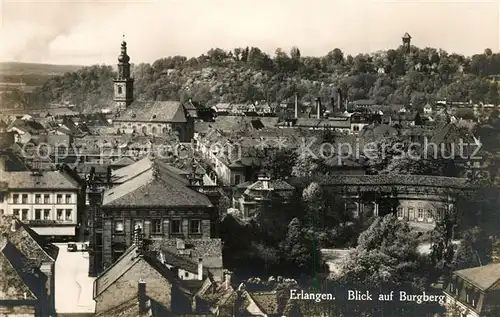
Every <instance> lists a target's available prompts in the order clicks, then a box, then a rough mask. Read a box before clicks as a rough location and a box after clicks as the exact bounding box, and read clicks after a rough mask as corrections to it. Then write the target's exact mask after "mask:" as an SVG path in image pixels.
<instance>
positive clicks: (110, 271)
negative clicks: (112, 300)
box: [94, 245, 186, 299]
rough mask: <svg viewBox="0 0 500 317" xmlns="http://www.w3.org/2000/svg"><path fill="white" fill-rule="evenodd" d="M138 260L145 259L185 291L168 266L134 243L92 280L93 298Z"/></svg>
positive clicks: (154, 268)
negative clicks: (142, 250)
mask: <svg viewBox="0 0 500 317" xmlns="http://www.w3.org/2000/svg"><path fill="white" fill-rule="evenodd" d="M140 261H145V262H146V263H147V264H148V265H149V266H150V267H151V268H152V269H153V270H155V271H156V272H158V273H159V274H160V275H161V276H163V277H164V278H165V279H167V280H169V281H170V282H171V283H172V284H174V283H175V284H177V285H178V286H179V288H180V289H181V290H182V291H184V292H186V290H185V289H184V288H183V287H182V285H181V284H180V281H179V280H178V278H177V276H175V274H174V273H173V272H172V271H170V269H169V268H168V267H166V266H165V265H163V264H162V263H161V262H160V261H159V260H158V259H157V258H156V256H155V254H154V253H149V252H141V251H140V250H139V249H138V248H137V246H136V245H131V246H130V247H129V248H128V249H127V250H126V251H125V253H124V254H123V255H122V256H121V257H120V258H119V259H118V260H116V261H115V262H114V263H113V264H112V265H111V266H110V267H108V268H107V269H106V270H105V271H104V272H103V273H102V274H101V275H100V276H99V277H98V278H97V279H96V280H95V281H94V299H95V298H96V297H98V296H99V295H101V294H102V293H103V292H104V291H106V289H108V287H110V286H111V285H113V283H115V282H116V281H117V280H118V279H120V278H121V277H122V276H123V275H125V274H126V273H127V272H128V271H129V270H130V269H132V268H133V267H134V265H136V264H137V263H138V262H140Z"/></svg>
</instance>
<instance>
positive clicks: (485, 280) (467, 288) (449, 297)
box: [444, 263, 500, 317]
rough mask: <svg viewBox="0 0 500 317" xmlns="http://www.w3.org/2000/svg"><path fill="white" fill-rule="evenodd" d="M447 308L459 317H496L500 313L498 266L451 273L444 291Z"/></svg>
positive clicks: (499, 268)
mask: <svg viewBox="0 0 500 317" xmlns="http://www.w3.org/2000/svg"><path fill="white" fill-rule="evenodd" d="M444 294H445V295H446V304H447V306H448V307H447V308H448V309H449V310H450V311H451V310H453V311H457V310H458V311H459V313H460V316H465V317H481V316H498V312H500V264H498V263H496V264H489V265H485V266H480V267H473V268H470V269H465V270H459V271H455V272H453V275H452V278H451V280H450V281H449V283H448V285H447V287H446V288H445V290H444Z"/></svg>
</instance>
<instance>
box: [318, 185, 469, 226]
mask: <svg viewBox="0 0 500 317" xmlns="http://www.w3.org/2000/svg"><path fill="white" fill-rule="evenodd" d="M321 185H322V186H323V187H325V188H330V189H332V190H333V192H335V193H336V194H337V195H339V196H341V197H342V198H343V199H344V200H345V208H346V210H347V212H349V213H350V214H352V215H353V216H354V217H366V216H368V217H369V216H371V215H378V214H380V213H379V209H380V208H381V206H380V203H381V202H384V201H390V200H393V201H394V202H395V204H396V203H397V206H395V208H396V209H397V216H398V218H400V219H406V220H408V221H409V222H410V225H412V226H414V227H416V228H418V229H421V230H423V231H426V230H430V229H432V228H434V226H435V224H436V222H437V221H438V220H439V219H441V217H443V215H444V214H445V213H446V212H448V211H451V210H452V209H453V208H454V206H455V203H456V194H458V193H463V192H464V191H467V190H468V189H470V188H469V186H470V181H469V179H467V178H455V177H443V176H425V175H332V177H331V178H330V179H328V180H325V181H323V182H322V183H321ZM382 207H383V206H382Z"/></svg>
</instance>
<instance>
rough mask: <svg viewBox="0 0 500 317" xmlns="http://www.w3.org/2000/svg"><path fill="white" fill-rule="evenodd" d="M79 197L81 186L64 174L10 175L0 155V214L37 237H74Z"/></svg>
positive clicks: (28, 172) (51, 172)
mask: <svg viewBox="0 0 500 317" xmlns="http://www.w3.org/2000/svg"><path fill="white" fill-rule="evenodd" d="M80 198H81V196H80V185H79V184H78V182H77V181H76V180H75V179H74V178H72V177H71V176H70V175H68V174H67V173H65V172H64V171H44V172H41V171H18V172H9V171H7V170H6V168H5V157H4V156H1V155H0V213H3V214H6V215H13V216H15V217H16V218H17V219H19V220H21V221H23V222H24V223H26V224H28V225H29V226H30V227H31V228H32V229H33V230H34V231H35V232H36V233H37V234H39V235H41V236H47V237H59V238H62V237H66V238H74V237H75V234H76V228H77V224H78V211H79V208H80V207H81V200H80Z"/></svg>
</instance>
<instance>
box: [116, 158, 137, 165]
mask: <svg viewBox="0 0 500 317" xmlns="http://www.w3.org/2000/svg"><path fill="white" fill-rule="evenodd" d="M134 163H135V161H134V160H133V159H131V158H130V157H128V156H125V157H122V158H120V159H118V160H116V161H114V162H113V163H111V166H129V165H131V164H134Z"/></svg>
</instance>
